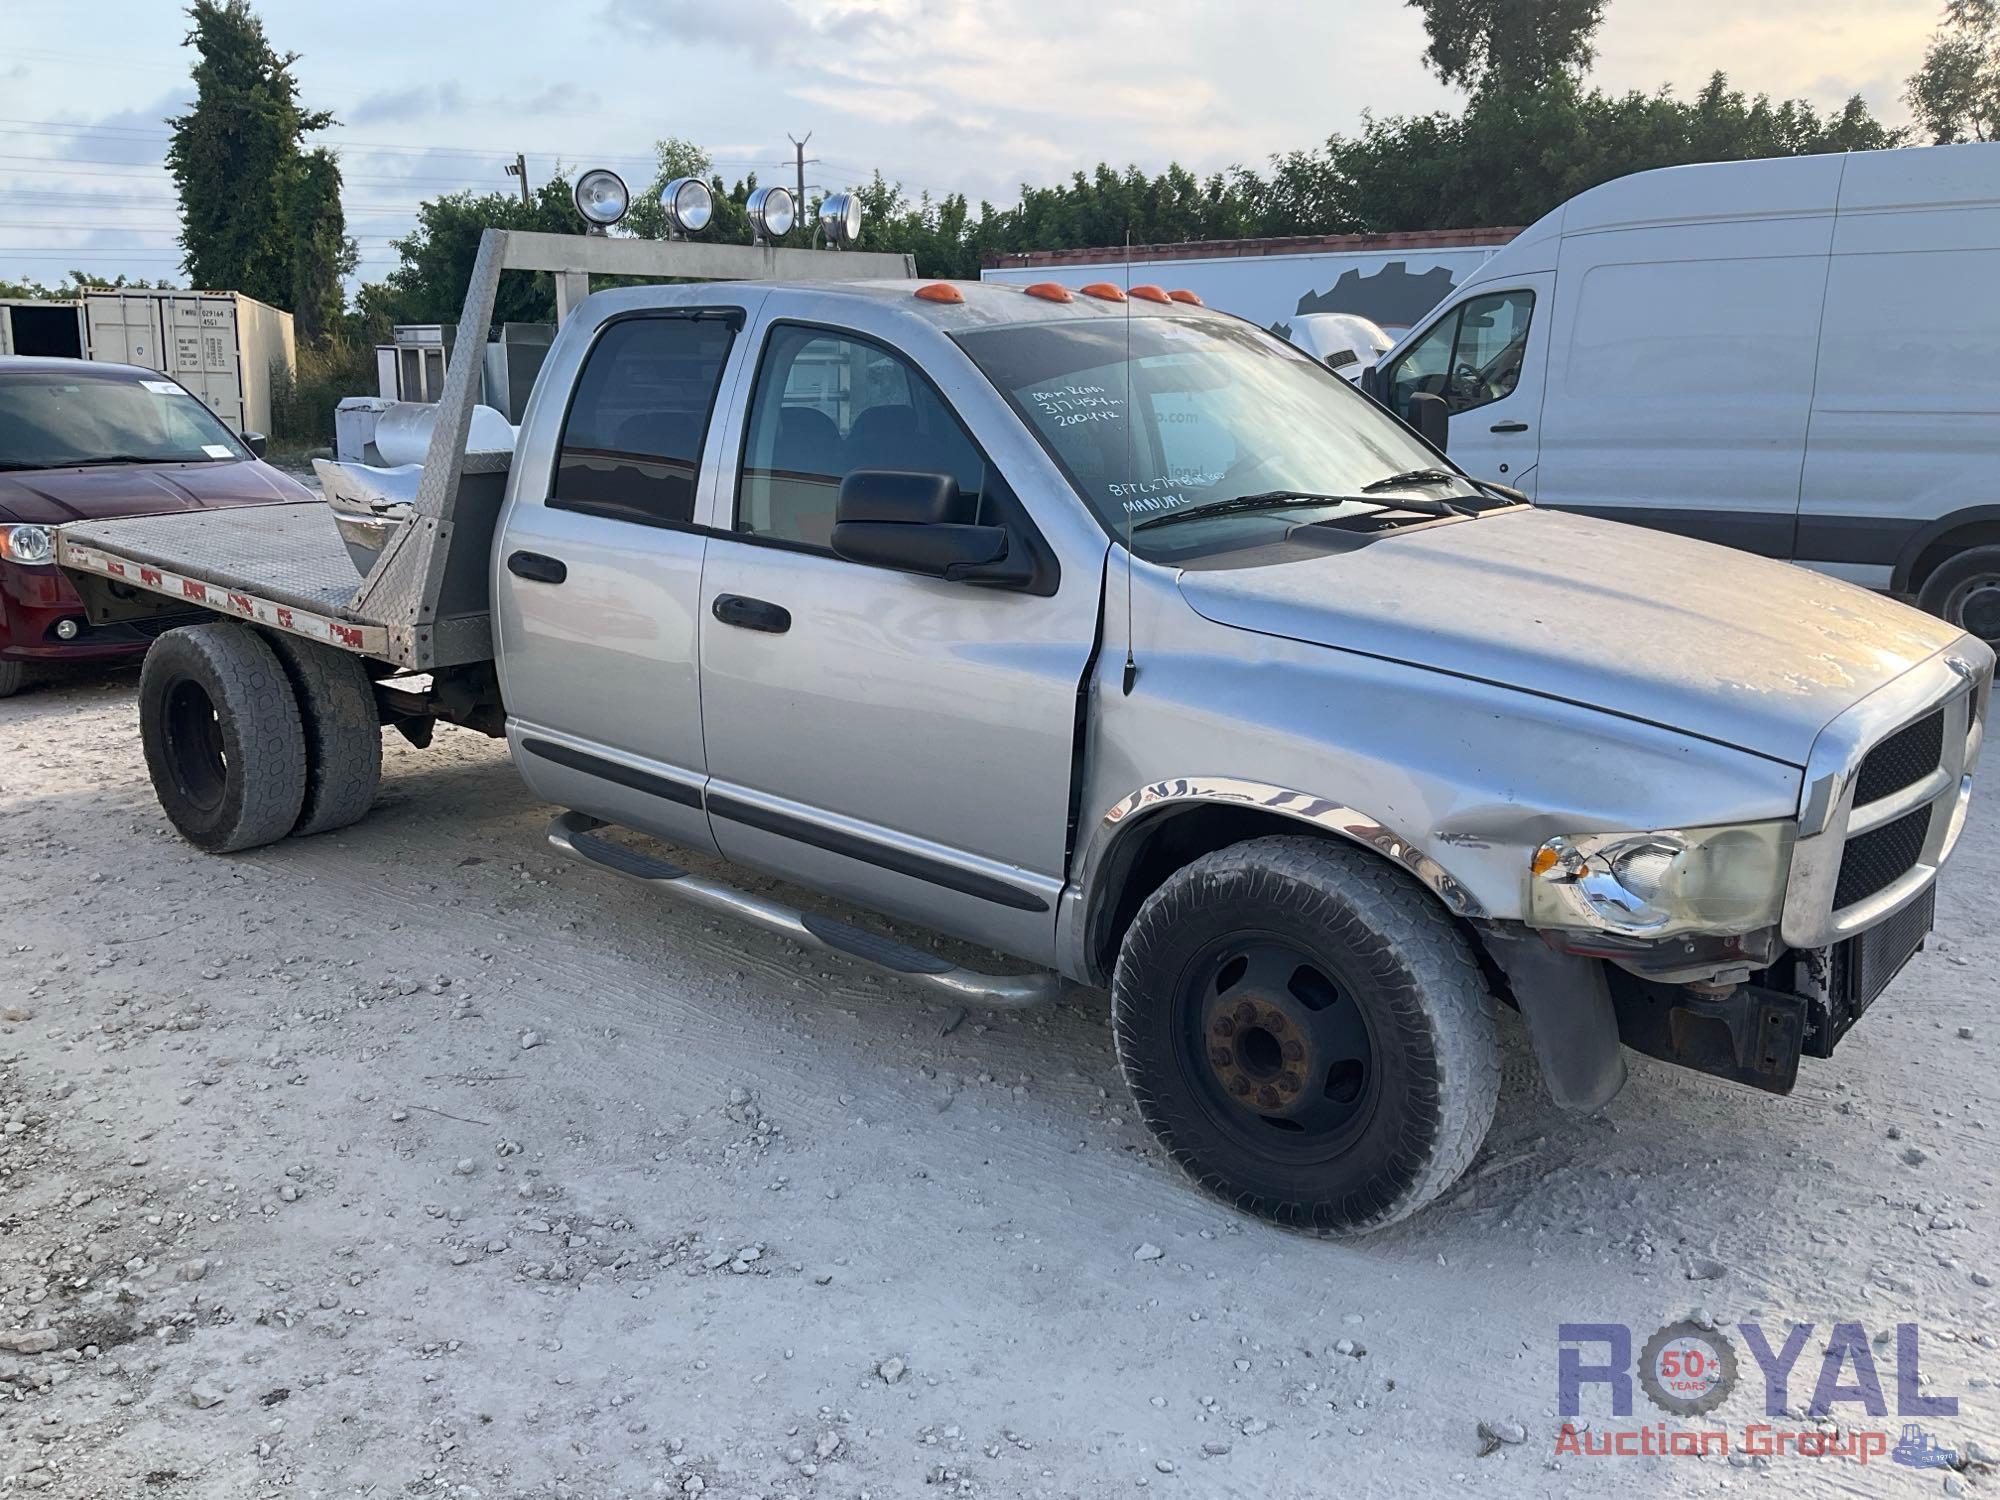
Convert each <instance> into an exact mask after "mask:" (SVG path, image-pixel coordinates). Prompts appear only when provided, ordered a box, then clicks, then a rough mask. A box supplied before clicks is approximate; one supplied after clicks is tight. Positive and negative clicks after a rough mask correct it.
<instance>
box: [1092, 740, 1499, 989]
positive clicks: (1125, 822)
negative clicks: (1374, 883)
mask: <svg viewBox="0 0 2000 1500" xmlns="http://www.w3.org/2000/svg"><path fill="white" fill-rule="evenodd" d="M1202 805H1219V806H1227V807H1240V808H1244V809H1246V810H1255V811H1259V812H1266V813H1274V814H1277V815H1278V816H1280V817H1284V818H1288V819H1290V820H1292V821H1293V822H1296V823H1300V824H1302V825H1304V826H1305V827H1307V828H1313V829H1317V830H1320V831H1321V832H1325V833H1331V834H1334V835H1336V836H1338V837H1340V838H1343V839H1346V840H1348V841H1349V842H1351V843H1356V844H1360V845H1361V846H1363V847H1364V848H1367V849H1372V850H1373V851H1374V852H1375V853H1377V854H1379V855H1381V856H1382V857H1383V858H1384V859H1387V860H1389V861H1390V862H1391V863H1393V864H1396V865H1398V866H1400V867H1401V868H1403V869H1404V870H1407V871H1408V872H1409V873H1410V874H1412V875H1414V876H1415V877H1416V878H1417V880H1418V881H1419V882H1421V883H1422V884H1423V886H1424V887H1425V888H1426V889H1427V890H1429V891H1430V892H1431V894H1432V895H1434V896H1436V897H1437V898H1438V900H1439V901H1441V902H1443V903H1444V906H1445V909H1446V910H1448V911H1450V912H1451V913H1452V914H1453V915H1454V916H1458V917H1462V918H1464V919H1466V920H1467V921H1475V920H1478V919H1480V918H1483V917H1484V916H1485V915H1486V910H1485V908H1484V907H1483V906H1481V905H1480V903H1479V900H1478V898H1477V897H1475V896H1474V895H1473V894H1472V892H1471V891H1470V890H1469V889H1467V888H1466V887H1465V886H1464V885H1463V884H1461V883H1460V882H1459V880H1458V879H1457V877H1455V876H1454V875H1453V874H1452V873H1451V872H1450V871H1449V870H1447V869H1445V867H1444V866H1443V865H1441V864H1439V863H1438V862H1437V861H1436V860H1435V859H1433V858H1432V857H1431V856H1430V855H1429V854H1427V853H1425V852H1424V850H1422V849H1420V848H1418V847H1417V845H1416V844H1415V843H1413V842H1412V841H1411V840H1410V839H1409V837H1408V836H1407V835H1406V834H1404V833H1402V832H1401V831H1400V830H1398V829H1396V828H1393V827H1391V826H1390V825H1388V824H1387V823H1384V822H1383V821H1382V820H1381V819H1379V818H1377V817H1375V816H1374V815H1373V814H1370V813H1366V812H1363V811H1361V810H1360V809H1358V808H1353V807H1349V806H1347V805H1346V804H1345V803H1341V802H1335V801H1333V800H1332V799H1330V798H1327V797H1321V796H1316V795H1315V794H1313V793H1311V792H1302V791H1299V790H1297V789H1296V788H1293V787H1285V786H1277V785H1274V784H1273V783H1271V782H1266V781H1249V780H1245V779H1243V778H1241V777H1235V776H1178V777H1173V778H1171V779H1168V780H1165V781H1154V782H1149V783H1147V784H1146V785H1145V786H1142V787H1140V788H1138V790H1136V791H1133V792H1130V793H1128V794H1126V795H1125V796H1123V797H1121V798H1119V799H1118V800H1117V801H1116V802H1114V803H1113V804H1112V805H1111V807H1110V808H1109V809H1108V810H1107V811H1106V812H1105V813H1104V815H1103V816H1102V817H1100V818H1099V819H1098V820H1097V822H1096V823H1095V825H1094V826H1093V827H1092V828H1091V830H1090V834H1089V837H1088V839H1087V840H1086V841H1085V843H1084V845H1083V850H1082V857H1081V858H1080V860H1079V861H1078V862H1077V865H1076V871H1077V873H1076V878H1075V880H1074V881H1073V882H1072V883H1071V892H1072V893H1073V895H1074V897H1075V899H1076V905H1075V907H1074V908H1071V913H1070V914H1071V916H1072V918H1073V920H1072V924H1071V931H1070V934H1069V941H1068V942H1067V943H1066V944H1064V946H1065V947H1066V948H1067V949H1068V950H1069V951H1070V952H1072V953H1073V954H1074V955H1075V956H1076V957H1077V958H1078V959H1079V960H1083V959H1085V958H1086V957H1087V955H1088V953H1089V952H1090V951H1091V947H1092V943H1093V934H1094V930H1095V928H1096V926H1097V923H1098V921H1099V920H1100V919H1101V917H1102V914H1103V913H1104V912H1105V911H1106V910H1108V909H1109V907H1110V905H1112V904H1113V902H1112V901H1110V900H1108V899H1107V898H1108V897H1110V896H1111V894H1112V893H1111V892H1108V891H1107V890H1106V889H1105V888H1104V887H1105V878H1106V876H1107V874H1110V873H1115V872H1116V871H1117V870H1118V869H1119V865H1120V861H1119V859H1118V854H1119V850H1120V848H1121V846H1123V845H1124V841H1125V840H1126V839H1127V838H1129V837H1131V836H1132V835H1133V834H1135V833H1136V832H1137V831H1138V830H1139V829H1140V828H1143V827H1146V826H1148V825H1150V824H1152V823H1153V822H1155V821H1156V820H1157V819H1159V818H1160V817H1162V816H1164V815H1166V814H1168V813H1169V812H1170V811H1171V810H1173V809H1175V808H1183V809H1184V808H1188V807H1195V806H1202ZM1064 905H1065V907H1069V905H1070V903H1069V900H1067V899H1066V900H1065V902H1064ZM1088 967H1089V965H1088V963H1087V962H1085V963H1082V964H1080V965H1079V972H1082V971H1086V970H1087V969H1088Z"/></svg>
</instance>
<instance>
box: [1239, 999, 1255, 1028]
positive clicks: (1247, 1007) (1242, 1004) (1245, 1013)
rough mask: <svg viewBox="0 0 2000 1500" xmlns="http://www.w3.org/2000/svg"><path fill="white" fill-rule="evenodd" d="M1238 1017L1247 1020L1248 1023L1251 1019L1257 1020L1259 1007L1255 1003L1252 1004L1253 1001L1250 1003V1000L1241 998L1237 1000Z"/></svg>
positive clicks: (1240, 1019)
mask: <svg viewBox="0 0 2000 1500" xmlns="http://www.w3.org/2000/svg"><path fill="white" fill-rule="evenodd" d="M1236 1019H1237V1020H1239V1021H1243V1022H1246V1023H1247V1022H1250V1021H1254V1020H1256V1019H1257V1007H1256V1006H1254V1005H1252V1004H1251V1003H1250V1002H1249V1001H1248V1000H1239V1001H1237V1002H1236Z"/></svg>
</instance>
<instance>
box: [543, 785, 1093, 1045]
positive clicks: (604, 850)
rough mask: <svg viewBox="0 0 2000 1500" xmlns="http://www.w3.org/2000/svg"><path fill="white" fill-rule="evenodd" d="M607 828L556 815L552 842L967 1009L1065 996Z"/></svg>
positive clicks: (1038, 979) (1034, 978) (1048, 984)
mask: <svg viewBox="0 0 2000 1500" xmlns="http://www.w3.org/2000/svg"><path fill="white" fill-rule="evenodd" d="M605 826H607V825H606V824H604V823H603V822H601V821H600V820H598V819H596V818H593V817H589V816H587V815H586V814H584V813H578V812H565V813H558V814H556V816H555V817H553V818H551V819H550V820H549V842H550V843H551V844H554V845H555V846H556V848H558V849H560V850H562V852H563V853H565V854H567V855H568V856H569V857H570V858H571V859H575V860H581V861H582V862H583V863H585V864H589V865H597V866H598V867H600V868H602V869H606V870H610V871H611V872H612V873H613V874H617V875H623V876H625V877H626V878H627V879H630V880H637V881H642V882H644V883H645V884H647V885H650V886H651V887H653V889H654V890H656V891H660V892H663V893H665V894H667V895H670V896H676V897H678V898H679V899H681V900H683V901H686V902H688V903H689V904H691V905H694V906H705V907H707V908H709V910H711V911H719V912H724V913H726V914H728V915H729V916H733V917H739V918H741V919H743V920H744V921H747V922H751V923H754V924H755V925H756V926H759V927H762V928H764V929H766V930H767V931H770V932H776V933H781V934H783V935H784V936H785V937H788V938H790V939H791V940H792V941H793V942H795V943H800V944H803V945H804V946H806V947H808V948H823V949H825V950H826V951H827V952H829V953H838V954H841V955H842V956H843V957H846V958H852V959H855V960H857V961H859V962H861V963H864V964H868V965H870V966H871V967H873V968H877V969H883V970H886V971H887V972H889V973H891V974H894V975H895V976H896V977H897V978H899V979H905V980H908V981H909V982H910V983H912V984H919V985H923V986H925V987H926V988H929V989H933V990H937V991H940V992H941V993H943V994H946V995H950V996H951V997H952V998H954V999H956V1000H959V1001H962V1002H963V1003H965V1004H967V1005H977V1006H982V1007H985V1008H986V1009H989V1010H1025V1009H1027V1008H1028V1007H1029V1006H1031V1005H1040V1004H1041V1003H1042V1002H1043V1001H1046V1000H1053V999H1055V997H1056V996H1057V995H1058V994H1059V993H1060V992H1061V990H1062V977H1061V976H1060V975H1058V974H1052V973H1047V972H1042V973H1036V974H982V973H980V972H979V971H978V970H977V969H965V968H960V967H959V966H958V965H956V964H954V963H952V962H950V961H949V960H947V959H942V958H939V957H938V956H937V955H936V954H934V953H926V952H924V951H923V950H922V949H921V948H912V947H911V946H910V945H909V944H908V943H899V942H897V941H896V940H895V939H894V938H891V937H883V936H882V935H881V934H880V933H874V932H868V931H865V930H863V929H862V928H859V927H855V926H853V925H851V924H850V923H847V922H842V921H838V920H836V919H835V918H833V917H823V916H820V915H818V914H816V913H813V912H800V911H795V910H793V909H792V908H791V907H789V906H780V905H779V904H778V903H777V902H775V901H767V900H765V899H764V898H763V897H762V896H753V895H751V894H750V893H749V892H748V891H739V890H737V889H736V888H735V887H734V886H727V885H723V884H721V883H719V882H717V881H713V880H704V879H703V878H702V877H701V876H699V875H693V874H690V873H689V872H688V871H686V870H683V869H682V868H681V867H680V866H679V865H676V864H672V863H670V862H668V861H667V860H664V859H661V858H659V857H657V856H656V855H651V854H646V853H644V852H642V851H640V850H638V849H630V848H627V847H626V846H625V845H623V844H614V843H613V842H611V840H609V839H607V838H601V837H599V836H598V834H597V832H596V830H598V829H600V828H603V827H605Z"/></svg>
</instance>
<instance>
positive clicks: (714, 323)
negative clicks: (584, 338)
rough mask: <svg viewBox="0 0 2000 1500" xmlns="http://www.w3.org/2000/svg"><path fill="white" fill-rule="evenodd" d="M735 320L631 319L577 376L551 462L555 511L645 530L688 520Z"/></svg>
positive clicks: (607, 335)
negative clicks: (603, 518)
mask: <svg viewBox="0 0 2000 1500" xmlns="http://www.w3.org/2000/svg"><path fill="white" fill-rule="evenodd" d="M735 337H736V318H735V317H734V316H733V315H720V314H714V313H699V314H697V313H687V314H677V315H674V316H670V317H645V318H627V319H625V320H623V321H621V322H617V323H613V324H612V325H611V326H610V327H608V328H606V329H605V330H604V332H603V334H602V335H601V336H600V337H599V338H598V340H597V344H596V346H595V347H594V348H592V349H591V351H590V354H589V355H588V357H587V358H586V359H585V360H584V364H583V370H582V372H581V373H580V374H579V375H578V377H577V382H576V394H575V396H574V397H573V399H572V400H571V403H570V409H569V415H568V417H567V418H566V419H565V420H564V422H563V434H562V446H561V451H560V453H559V455H558V457H557V460H556V484H555V493H554V494H553V495H552V496H551V497H550V498H549V502H548V503H549V504H550V505H552V506H554V507H555V508H556V509H558V510H577V511H584V512H586V513H588V514H591V515H599V516H606V517H608V518H610V519H612V520H615V521H633V522H637V523H639V524H641V525H649V526H686V525H689V524H691V523H692V522H693V520H694V502H695V480H696V477H697V476H698V475H699V474H700V472H701V450H702V445H703V443H704V442H705V441H706V440H707V436H708V421H709V415H710V413H711V412H712V411H713V410H714V407H715V396H716V391H717V388H718V387H719V386H720V384H721V382H722V367H723V366H724V364H726V363H727V362H728V359H729V348H730V345H731V344H732V343H733V342H734V340H735Z"/></svg>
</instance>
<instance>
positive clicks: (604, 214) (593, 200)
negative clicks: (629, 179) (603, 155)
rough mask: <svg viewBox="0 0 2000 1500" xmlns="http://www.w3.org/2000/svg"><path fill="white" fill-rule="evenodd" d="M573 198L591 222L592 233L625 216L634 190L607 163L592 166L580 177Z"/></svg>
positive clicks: (571, 196) (580, 210) (600, 232)
mask: <svg viewBox="0 0 2000 1500" xmlns="http://www.w3.org/2000/svg"><path fill="white" fill-rule="evenodd" d="M570 201H571V202H572V203H574V204H575V205H576V211H577V212H578V213H579V214H581V215H582V216H583V219H584V222H585V223H587V224H588V225H590V232H591V233H592V234H602V233H604V231H605V230H607V229H609V228H610V227H611V226H612V225H613V224H616V223H617V222H618V221H619V220H620V219H622V218H624V217H625V215H626V213H627V212H628V211H629V210H630V209H631V207H632V194H631V193H630V192H629V191H628V190H627V189H626V187H625V179H624V178H622V177H620V176H619V175H618V174H617V173H616V172H613V171H610V170H609V169H607V168H605V167H593V168H592V169H591V170H590V171H588V172H585V173H584V174H583V175H582V176H581V177H579V178H577V180H576V186H575V187H574V188H572V189H571V190H570Z"/></svg>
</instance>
